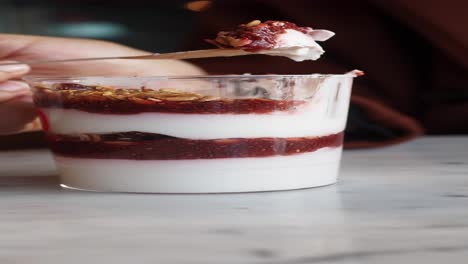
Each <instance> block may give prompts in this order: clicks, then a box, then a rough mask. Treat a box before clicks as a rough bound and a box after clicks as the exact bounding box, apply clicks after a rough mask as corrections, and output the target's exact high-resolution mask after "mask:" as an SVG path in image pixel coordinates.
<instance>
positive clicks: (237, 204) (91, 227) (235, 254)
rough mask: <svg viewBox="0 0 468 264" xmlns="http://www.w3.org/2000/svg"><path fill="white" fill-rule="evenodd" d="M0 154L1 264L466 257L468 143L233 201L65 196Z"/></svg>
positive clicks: (418, 147) (359, 157) (362, 154)
mask: <svg viewBox="0 0 468 264" xmlns="http://www.w3.org/2000/svg"><path fill="white" fill-rule="evenodd" d="M0 157H1V158H0V167H1V168H2V169H1V170H0V175H3V176H7V175H9V176H12V177H0V263H2V264H10V263H49V264H55V263H68V264H74V263H77V264H78V263H79V264H82V263H152V264H153V263H200V264H201V263H204V264H206V263H271V264H276V263H291V264H302V263H364V264H365V263H383V264H386V263H424V264H428V263H451V264H452V263H467V261H468V137H440V138H435V137H430V138H422V139H418V140H415V141H413V142H411V143H408V144H404V145H399V146H395V147H391V148H383V149H378V150H359V151H347V152H346V153H345V156H344V161H343V166H342V174H341V181H340V182H339V184H337V185H334V186H329V187H325V188H317V189H309V190H299V191H286V192H270V193H251V194H230V195H149V194H102V193H86V192H77V191H67V190H61V189H60V188H58V187H57V185H56V183H55V180H54V178H50V177H40V176H35V177H29V178H23V177H22V176H21V175H24V176H33V175H45V174H46V172H47V170H49V171H51V170H52V169H53V167H52V166H51V164H50V163H48V162H50V160H49V157H47V156H44V155H41V154H38V153H36V154H34V153H29V154H27V155H23V156H22V154H21V153H9V154H6V153H3V154H2V155H1V156H0ZM8 157H12V158H8ZM33 159H34V160H33ZM15 162H16V163H15ZM39 163H40V164H39ZM15 164H16V165H15ZM31 164H33V165H34V166H37V167H38V168H39V169H35V168H34V166H32V165H31ZM5 168H7V169H5ZM25 168H27V169H25ZM15 170H16V172H14V171H15ZM28 170H29V171H28ZM18 171H20V172H18ZM135 176H137V175H135Z"/></svg>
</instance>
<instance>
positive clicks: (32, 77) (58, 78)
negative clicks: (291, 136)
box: [22, 72, 356, 82]
mask: <svg viewBox="0 0 468 264" xmlns="http://www.w3.org/2000/svg"><path fill="white" fill-rule="evenodd" d="M355 77H356V76H355V75H354V74H353V73H352V72H351V73H345V74H233V75H227V74H226V75H173V76H171V75H169V76H163V75H160V76H157V75H155V76H121V75H120V76H43V75H29V76H24V77H23V78H22V79H23V80H25V81H26V82H41V81H47V82H60V81H81V80H92V79H97V78H99V79H101V80H105V79H112V80H118V79H122V80H124V79H125V80H131V79H135V80H201V79H203V80H210V79H214V80H216V79H245V78H257V79H266V78H267V79H281V78H310V79H323V78H355Z"/></svg>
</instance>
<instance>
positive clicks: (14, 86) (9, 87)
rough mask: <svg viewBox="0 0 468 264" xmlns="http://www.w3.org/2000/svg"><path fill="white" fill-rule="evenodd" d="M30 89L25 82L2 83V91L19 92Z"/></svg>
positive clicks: (0, 88) (0, 89) (0, 84)
mask: <svg viewBox="0 0 468 264" xmlns="http://www.w3.org/2000/svg"><path fill="white" fill-rule="evenodd" d="M28 89H29V86H28V85H27V84H26V83H24V82H17V81H7V82H4V83H0V91H5V92H18V91H25V90H28Z"/></svg>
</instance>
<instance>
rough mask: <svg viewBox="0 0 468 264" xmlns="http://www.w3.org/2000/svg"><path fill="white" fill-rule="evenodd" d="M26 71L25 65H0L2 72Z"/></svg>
mask: <svg viewBox="0 0 468 264" xmlns="http://www.w3.org/2000/svg"><path fill="white" fill-rule="evenodd" d="M28 70H29V66H28V65H26V64H18V65H3V66H2V65H0V71H2V72H27V71H28Z"/></svg>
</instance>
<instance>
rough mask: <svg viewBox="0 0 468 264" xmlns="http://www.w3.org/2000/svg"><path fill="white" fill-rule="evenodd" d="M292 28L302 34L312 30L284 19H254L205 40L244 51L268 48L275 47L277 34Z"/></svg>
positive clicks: (222, 46) (221, 46)
mask: <svg viewBox="0 0 468 264" xmlns="http://www.w3.org/2000/svg"><path fill="white" fill-rule="evenodd" d="M286 29H293V30H296V31H299V32H302V33H304V34H307V33H308V32H310V31H312V28H309V27H298V26H297V25H296V24H294V23H291V22H286V21H271V20H269V21H265V22H260V21H259V20H254V21H252V22H250V23H247V24H241V25H239V26H238V27H237V28H236V29H235V30H233V31H221V32H219V33H218V35H217V37H216V39H214V40H207V41H208V42H209V43H211V44H214V45H216V46H218V47H220V48H235V49H242V50H246V51H251V52H255V51H260V50H268V49H273V48H275V47H276V44H277V41H276V40H277V36H278V35H279V34H283V33H285V32H286Z"/></svg>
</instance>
